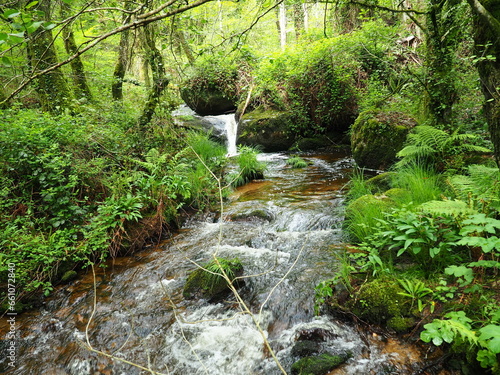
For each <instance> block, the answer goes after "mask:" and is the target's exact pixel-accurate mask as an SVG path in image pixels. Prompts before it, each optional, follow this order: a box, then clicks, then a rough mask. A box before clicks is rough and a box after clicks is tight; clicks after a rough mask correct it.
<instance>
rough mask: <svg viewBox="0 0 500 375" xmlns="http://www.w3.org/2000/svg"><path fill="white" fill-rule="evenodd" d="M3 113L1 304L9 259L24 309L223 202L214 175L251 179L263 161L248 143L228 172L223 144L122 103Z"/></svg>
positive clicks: (0, 149)
mask: <svg viewBox="0 0 500 375" xmlns="http://www.w3.org/2000/svg"><path fill="white" fill-rule="evenodd" d="M98 112H99V113H98ZM0 118H2V120H1V121H0V248H1V252H0V284H1V285H4V286H5V287H2V288H0V290H1V291H2V292H1V293H4V294H3V295H1V296H0V301H1V302H2V309H4V310H5V309H6V308H7V307H8V306H9V305H8V304H7V299H6V295H5V293H6V291H7V287H6V286H7V281H8V274H9V272H8V270H9V269H11V270H12V269H15V283H16V291H17V295H16V309H17V310H18V311H20V310H22V309H23V308H25V307H28V306H29V305H30V304H32V303H33V301H35V300H37V299H39V297H40V296H41V295H48V294H50V292H51V290H52V289H53V288H54V285H56V284H57V283H59V282H61V281H62V280H67V279H69V278H71V277H73V276H74V275H75V270H76V271H77V270H79V269H81V268H82V267H83V268H84V267H86V266H88V265H89V264H90V263H102V262H103V261H104V260H106V259H107V258H108V257H115V256H120V255H124V254H130V253H132V252H135V251H138V250H140V249H142V248H143V247H144V246H145V245H147V244H149V243H154V242H156V241H157V240H158V239H160V238H161V237H162V236H164V235H166V234H167V233H168V232H169V231H171V230H172V229H175V227H176V226H177V221H178V218H179V213H180V212H181V211H182V210H183V209H185V208H193V209H197V210H203V209H206V208H209V207H211V206H212V205H213V204H214V203H218V202H219V198H220V196H221V194H220V190H219V184H218V181H217V180H218V179H219V180H220V181H222V184H221V186H225V185H226V184H230V183H231V182H234V181H235V180H238V181H240V182H241V181H246V180H248V179H249V178H251V177H253V176H255V175H257V173H258V172H260V175H262V172H263V168H264V166H262V165H261V164H259V163H258V162H257V161H256V155H257V153H256V152H255V151H254V150H252V149H248V148H247V149H245V150H244V151H243V152H242V153H241V154H242V156H240V157H238V158H237V159H236V162H233V161H231V163H232V164H234V165H233V166H232V167H231V170H232V171H233V172H232V173H233V175H232V177H231V178H225V177H224V176H225V175H226V174H227V168H228V160H227V159H226V157H225V154H226V149H225V147H224V146H223V145H220V144H218V143H215V142H213V141H212V140H210V139H209V138H208V136H207V135H205V134H200V133H195V132H186V131H181V129H179V128H175V127H174V126H173V125H171V124H172V121H170V120H169V119H168V118H166V119H163V121H157V122H156V123H154V124H151V125H150V126H149V128H148V129H147V130H139V129H138V128H137V127H136V125H135V124H136V123H135V120H134V118H135V117H134V116H132V115H128V114H127V112H126V111H124V110H123V108H116V109H112V108H111V109H109V108H108V110H107V111H92V112H89V113H84V114H80V115H78V116H69V115H67V116H66V115H62V116H57V117H54V116H49V115H45V114H43V113H41V112H38V111H35V110H5V111H1V113H0ZM259 168H260V169H259ZM228 191H229V188H228V187H226V188H224V189H223V190H222V196H223V197H224V196H226V195H227V192H228ZM9 265H10V266H9Z"/></svg>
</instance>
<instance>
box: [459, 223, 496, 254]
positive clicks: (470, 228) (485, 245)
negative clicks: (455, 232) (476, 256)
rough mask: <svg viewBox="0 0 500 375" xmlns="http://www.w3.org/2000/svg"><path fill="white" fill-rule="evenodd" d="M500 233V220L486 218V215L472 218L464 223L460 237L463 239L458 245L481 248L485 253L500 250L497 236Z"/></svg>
mask: <svg viewBox="0 0 500 375" xmlns="http://www.w3.org/2000/svg"><path fill="white" fill-rule="evenodd" d="M499 231H500V220H497V219H493V218H489V217H486V215H484V214H477V215H473V216H471V217H470V218H469V219H467V220H464V221H463V227H462V229H461V230H460V235H462V236H463V238H462V239H461V240H460V241H458V245H467V246H470V247H480V248H481V250H482V251H483V252H484V253H490V252H492V251H493V250H497V251H498V250H499V249H500V239H499V238H498V236H496V234H497V233H498V232H499Z"/></svg>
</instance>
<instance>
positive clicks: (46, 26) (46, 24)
mask: <svg viewBox="0 0 500 375" xmlns="http://www.w3.org/2000/svg"><path fill="white" fill-rule="evenodd" d="M56 26H57V24H55V23H52V22H44V23H43V28H44V29H45V30H52V29H53V28H54V27H56Z"/></svg>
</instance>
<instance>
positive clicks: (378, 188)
mask: <svg viewBox="0 0 500 375" xmlns="http://www.w3.org/2000/svg"><path fill="white" fill-rule="evenodd" d="M394 175H395V172H384V173H380V174H378V175H376V176H374V177H372V178H369V179H368V180H366V185H367V186H368V187H369V188H370V190H371V191H372V192H378V193H381V192H383V191H386V190H389V189H390V188H391V183H392V178H393V176H394Z"/></svg>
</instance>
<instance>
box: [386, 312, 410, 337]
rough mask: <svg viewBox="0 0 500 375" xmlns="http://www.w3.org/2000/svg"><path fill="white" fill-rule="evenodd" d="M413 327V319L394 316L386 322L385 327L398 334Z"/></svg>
mask: <svg viewBox="0 0 500 375" xmlns="http://www.w3.org/2000/svg"><path fill="white" fill-rule="evenodd" d="M414 325H415V319H413V318H410V317H408V318H406V317H402V316H394V317H392V318H391V319H389V320H388V321H387V327H388V328H391V329H393V330H395V331H396V332H398V333H404V332H407V331H409V330H410V329H411V328H412V327H413V326H414Z"/></svg>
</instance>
